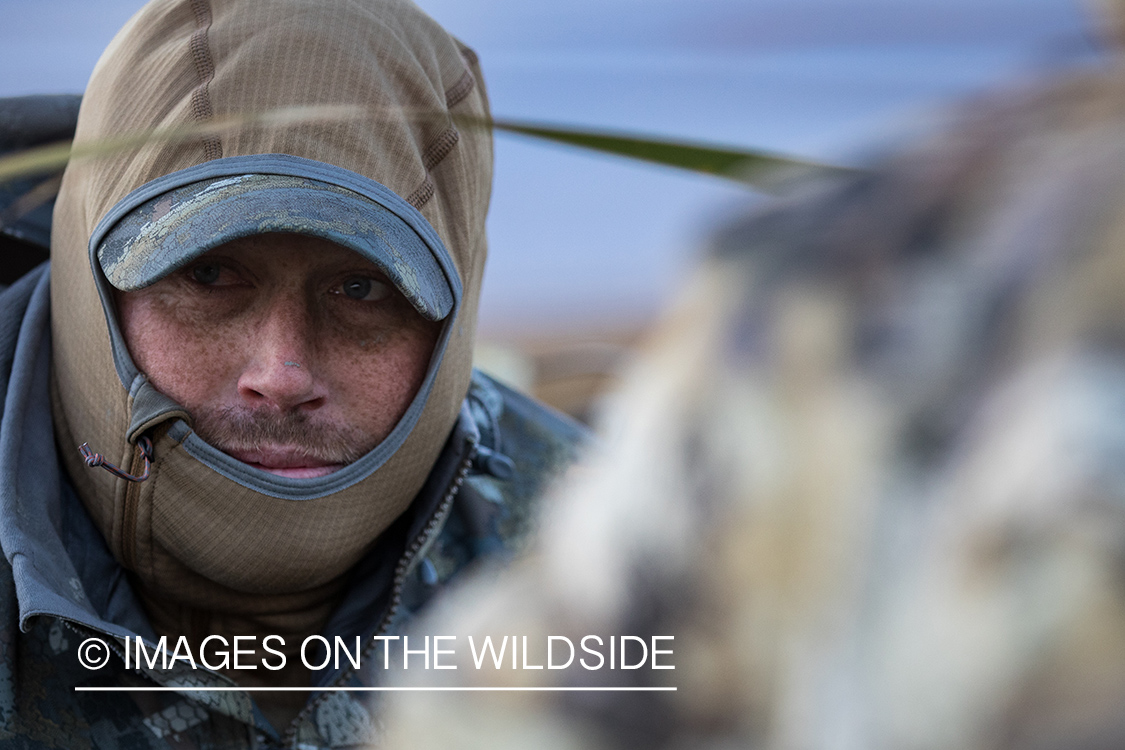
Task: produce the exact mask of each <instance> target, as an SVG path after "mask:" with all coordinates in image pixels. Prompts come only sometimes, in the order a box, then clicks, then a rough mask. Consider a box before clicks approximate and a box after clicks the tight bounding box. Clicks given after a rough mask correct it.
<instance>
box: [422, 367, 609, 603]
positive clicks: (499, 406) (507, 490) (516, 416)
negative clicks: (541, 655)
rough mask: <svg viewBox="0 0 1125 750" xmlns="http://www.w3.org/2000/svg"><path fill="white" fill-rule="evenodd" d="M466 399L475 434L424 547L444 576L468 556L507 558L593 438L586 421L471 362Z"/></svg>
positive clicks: (470, 558) (442, 578) (517, 548)
mask: <svg viewBox="0 0 1125 750" xmlns="http://www.w3.org/2000/svg"><path fill="white" fill-rule="evenodd" d="M466 403H467V405H468V408H469V412H470V413H471V414H472V417H473V421H474V422H475V423H476V427H477V429H478V431H479V432H480V440H479V443H478V444H477V454H476V457H475V458H474V460H473V465H472V467H471V469H470V471H469V473H468V474H467V475H466V477H465V480H464V482H463V483H462V485H461V488H460V491H459V492H458V495H457V499H456V501H455V503H454V507H453V512H452V514H451V516H450V518H449V520H448V522H447V523H446V524H445V527H444V528H443V530H442V533H441V537H440V539H439V540H438V542H437V544H436V545H435V546H434V548H433V549H432V550H431V551H430V554H429V557H430V560H431V563H432V565H433V566H434V568H435V571H436V574H437V575H436V577H437V578H438V579H439V580H440V581H443V582H444V581H448V580H449V579H451V578H452V577H454V576H455V575H456V574H457V573H458V571H460V570H461V569H462V568H463V567H464V566H465V565H466V564H467V563H469V562H470V561H473V560H475V559H478V558H482V557H499V558H501V559H504V558H509V557H511V556H512V555H514V554H516V553H518V552H521V551H522V550H523V549H524V548H526V547H527V545H528V544H529V543H530V541H531V539H532V537H533V535H534V531H535V528H536V521H537V519H538V517H539V515H540V512H541V510H542V505H543V502H544V499H545V497H546V496H547V494H548V493H547V490H548V488H549V486H550V484H551V483H552V482H553V481H554V480H556V479H557V478H558V477H559V476H561V475H562V474H563V473H564V472H565V471H566V470H567V468H568V467H569V466H570V465H571V464H573V463H574V462H576V461H577V460H579V459H580V458H581V456H582V454H583V452H584V451H585V449H586V448H587V447H588V446H589V444H590V442H591V434H590V431H589V430H588V429H587V428H586V427H584V426H582V425H581V424H579V423H578V422H576V421H574V420H573V419H571V418H570V417H567V416H566V415H564V414H561V413H559V412H557V411H555V410H554V409H552V408H550V407H549V406H547V405H545V404H542V403H540V402H538V401H536V400H535V399H533V398H531V397H529V396H526V395H524V394H521V393H519V392H518V391H515V390H513V389H511V388H509V387H507V386H505V385H503V384H502V383H499V382H497V381H496V380H494V379H493V378H491V377H489V376H488V375H485V374H484V373H482V372H480V371H477V370H474V371H473V378H472V384H471V385H470V387H469V393H468V396H467V397H466Z"/></svg>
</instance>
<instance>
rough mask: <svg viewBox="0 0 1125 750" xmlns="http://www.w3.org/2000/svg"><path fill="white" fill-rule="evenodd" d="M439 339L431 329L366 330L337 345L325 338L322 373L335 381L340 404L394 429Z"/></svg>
mask: <svg viewBox="0 0 1125 750" xmlns="http://www.w3.org/2000/svg"><path fill="white" fill-rule="evenodd" d="M436 338H437V330H436V329H435V330H434V331H432V332H431V331H430V330H429V329H428V328H427V329H423V330H421V331H419V330H415V329H396V330H390V331H382V332H367V333H365V334H364V335H363V336H361V337H354V336H353V337H349V338H348V339H347V340H337V341H336V342H335V345H334V346H333V345H331V344H329V341H327V340H323V341H322V344H325V345H323V346H320V347H318V349H319V352H320V354H321V357H320V358H319V361H320V362H321V363H322V365H323V366H322V367H320V368H319V371H320V373H321V374H322V375H323V376H324V377H326V378H327V379H330V380H331V389H332V391H334V392H335V394H336V395H337V403H338V404H340V405H341V406H343V407H344V408H346V409H347V410H349V411H350V412H352V414H354V415H355V416H357V417H361V419H362V421H363V422H365V423H366V424H369V425H374V424H379V425H381V426H382V427H384V428H385V429H386V430H389V429H390V428H392V427H393V426H394V424H395V423H397V422H398V420H399V419H400V418H401V417H402V415H403V414H404V413H405V412H406V409H407V407H408V406H409V405H410V402H411V401H412V400H413V399H414V396H415V394H416V393H417V392H418V388H419V387H420V386H421V384H422V381H423V379H424V378H425V375H426V370H427V368H428V366H429V362H430V357H431V355H432V353H433V347H434V342H435V340H436Z"/></svg>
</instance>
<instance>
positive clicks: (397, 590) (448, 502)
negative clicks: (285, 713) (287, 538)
mask: <svg viewBox="0 0 1125 750" xmlns="http://www.w3.org/2000/svg"><path fill="white" fill-rule="evenodd" d="M476 453H477V443H476V441H469V448H468V450H467V451H466V452H465V457H464V458H463V459H461V465H460V466H458V467H457V473H456V474H455V475H454V476H453V479H452V480H451V481H450V483H449V485H448V486H447V487H446V491H445V497H444V498H442V501H441V504H440V505H438V507H437V510H435V511H434V514H433V515H432V516H431V517H430V520H429V522H428V523H427V524H426V527H425V528H424V529H422V531H421V532H420V533H419V534H418V536H416V537H415V538H414V541H413V542H412V543H411V545H410V547H409V548H408V549H407V550H406V552H405V553H404V554H403V556H402V557H401V558H399V561H398V565H397V566H396V567H395V577H394V585H393V586H392V587H391V606H390V609H388V610H387V614H385V615H384V616H383V619H382V620H381V621H380V622H379V627H378V628H377V629H376V630H375V632H374V633H373V634H372V635H373V636H376V635H383V634H384V633H385V632H386V631H387V628H389V627H390V624H391V623H392V622H393V621H394V618H395V615H397V614H398V611H399V609H400V607H401V606H402V587H403V586H404V585H405V584H406V573H407V571H408V570H409V569H410V565H411V563H412V562H413V561H414V558H415V557H416V556H417V554H418V551H419V550H421V549H422V548H423V547H426V546H427V545H428V543H429V542H430V541H431V540H430V537H431V536H433V534H434V532H435V530H436V529H437V528H438V526H440V525H441V522H442V521H443V520H444V519H445V518H446V516H447V515H448V514H449V509H450V508H451V507H452V506H453V501H454V500H455V499H456V498H457V493H458V492H460V491H461V485H462V484H464V482H465V477H466V475H468V473H469V469H470V468H471V467H472V465H473V458H474V457H475V456H476ZM377 644H378V642H377V641H375V640H374V638H372V642H371V644H369V645H368V646H367V647H366V648H365V649H364V650H363V652H362V654H361V661H360V664H362V663H363V661H362V660H363V659H367V658H369V657H370V656H371V653H372V652H373V651H374V650H375V648H376V646H377ZM356 671H357V670H356V669H355V668H354V667H351V668H349V669H348V670H347V671H345V672H343V673H341V674H340V676H339V677H338V678H337V679H336V681H335V682H333V683H332V686H333V687H335V686H338V685H340V684H341V683H343V682H346V681H347V680H348V679H349V678H351V676H352V675H354V674H355V673H356ZM328 692H329V691H325V692H322V693H321V694H320V695H319V696H318V697H317V698H316V699H315V700H314V701H313V702H312V703H309V704H308V705H306V706H305V707H304V708H302V709H301V712H300V713H299V714H297V717H296V718H295V719H293V721H292V722H291V723H290V724H289V727H288V728H287V729H286V730H285V734H284V736H283V737H282V744H283V745H284V746H286V747H292V746H293V741H294V740H295V739H296V733H297V728H298V727H299V726H300V725H301V722H302V721H304V719H305V717H307V716H308V715H309V714H311V713H312V712H313V711H315V710H316V709H317V708H318V707H319V706H320V704H321V703H323V702H324V701H325V700H327V696H328Z"/></svg>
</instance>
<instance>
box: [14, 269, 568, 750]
mask: <svg viewBox="0 0 1125 750" xmlns="http://www.w3.org/2000/svg"><path fill="white" fill-rule="evenodd" d="M48 276H49V269H48V268H47V266H43V267H40V268H38V269H36V270H34V271H32V272H31V273H30V274H28V275H27V276H26V277H24V278H22V279H20V280H19V281H18V282H17V283H16V284H14V285H13V286H12V287H10V288H8V289H7V290H5V291H4V292H3V293H2V294H0V373H2V375H0V384H2V389H0V396H2V397H3V403H4V407H3V409H4V410H3V418H2V421H0V544H2V545H3V547H4V553H5V554H4V557H3V558H2V559H0V748H7V747H19V748H23V747H28V748H30V747H36V748H38V747H65V748H102V749H106V750H109V749H112V750H118V749H120V750H124V749H125V748H173V747H174V748H199V749H201V750H202V749H204V748H206V749H208V750H212V749H215V750H217V749H218V748H251V747H254V748H266V747H292V748H322V747H333V748H336V747H350V746H355V745H359V744H364V743H366V742H369V741H370V740H371V739H372V738H373V737H375V736H377V734H378V722H377V719H376V718H375V712H374V710H373V708H372V706H373V704H372V702H371V700H370V699H371V697H372V696H373V695H375V696H377V695H378V694H377V693H365V692H346V691H326V690H321V691H319V692H317V691H316V687H321V688H324V687H352V688H356V687H370V686H373V685H378V684H379V683H380V680H381V679H382V677H383V674H384V670H383V669H382V667H383V664H384V660H383V657H382V651H381V648H382V647H383V644H385V643H386V641H380V640H376V639H374V638H373V637H372V636H373V635H376V634H396V633H400V632H402V630H403V628H404V626H405V625H406V623H408V622H409V621H410V620H411V619H412V617H413V615H414V614H415V613H416V612H417V611H418V610H419V609H420V608H421V607H422V606H423V605H424V604H425V603H426V602H427V601H428V600H429V599H430V598H431V597H433V595H434V594H435V593H436V592H437V591H439V590H440V589H441V588H442V587H443V586H445V585H446V584H447V583H448V582H449V581H451V580H452V579H453V578H455V577H457V576H458V574H459V573H461V572H462V571H464V570H465V569H466V567H467V566H468V565H469V563H470V562H472V561H474V560H477V559H481V558H485V557H497V556H499V557H503V556H507V555H511V554H512V553H513V552H515V551H516V550H517V549H518V548H519V547H520V546H521V545H522V544H523V543H524V542H525V541H526V539H527V538H528V534H529V530H530V526H531V523H532V517H533V515H534V511H535V505H536V502H537V499H538V498H539V496H540V495H541V494H542V490H543V487H544V484H545V483H546V482H547V481H548V480H549V479H550V478H551V477H552V476H553V475H555V474H557V473H558V472H560V471H561V470H562V469H564V468H565V467H566V466H567V465H568V464H569V463H570V462H571V461H572V460H573V459H574V458H575V456H576V453H577V450H578V447H579V445H580V444H581V443H582V442H583V440H584V433H583V431H582V428H581V427H579V426H577V425H576V424H574V423H572V422H570V421H569V420H567V419H566V418H565V417H561V416H559V415H557V414H555V413H553V412H551V411H549V410H547V409H546V408H545V407H543V406H541V405H539V404H537V403H536V402H534V401H532V400H530V399H528V398H527V397H525V396H521V395H520V394H518V393H515V392H513V391H511V390H509V389H508V388H505V387H504V386H502V385H500V384H499V383H497V382H495V381H494V380H492V379H490V378H489V377H488V376H486V375H483V374H481V373H479V372H476V373H474V377H473V380H472V386H471V388H470V391H469V394H468V396H467V398H466V399H465V402H464V404H463V406H462V410H461V414H460V417H459V419H458V421H457V423H456V425H455V427H454V429H453V431H452V434H451V435H450V437H449V440H448V442H447V444H446V446H445V448H444V450H443V452H442V454H441V456H440V458H439V460H438V461H437V462H436V463H435V465H434V468H433V470H432V472H431V474H430V476H429V478H428V480H427V483H426V485H425V486H424V487H423V490H422V491H421V493H420V494H419V496H418V497H417V499H416V500H415V502H414V503H413V505H412V506H411V507H410V508H409V509H408V510H407V512H406V513H405V514H403V516H402V517H401V518H399V520H398V521H397V522H396V523H395V525H394V526H393V527H392V529H391V530H390V531H389V532H388V533H387V534H386V536H385V537H384V540H383V541H381V542H380V543H379V545H377V546H376V548H375V549H374V550H373V551H372V552H371V553H370V554H369V555H368V557H367V558H365V559H364V560H362V561H361V562H360V563H359V565H357V567H356V568H355V569H354V571H353V576H352V582H351V584H350V587H349V590H348V592H347V594H346V595H345V597H344V600H343V601H342V603H341V604H340V606H339V608H338V610H337V612H336V613H335V614H334V615H333V617H332V618H331V619H330V621H329V623H328V626H327V627H326V629H325V632H324V633H323V635H324V636H325V637H327V638H329V639H330V640H331V639H332V638H333V636H335V635H340V636H343V637H344V641H345V642H347V643H353V642H354V641H355V638H356V637H359V638H361V639H362V641H361V642H362V643H363V644H364V648H365V652H364V653H363V658H362V661H361V667H360V668H359V669H354V668H351V665H350V663H349V662H348V661H347V659H344V660H342V664H341V667H340V668H338V669H333V668H332V667H331V665H330V666H329V667H327V668H325V669H323V670H320V671H318V672H314V673H313V682H314V685H315V686H316V687H314V688H313V691H314V692H313V693H312V696H311V698H310V700H309V702H308V703H307V704H306V706H305V708H304V710H303V711H302V713H301V714H300V715H299V716H298V717H297V719H296V720H295V721H294V722H293V723H292V724H291V725H290V726H289V727H288V729H287V730H286V731H283V732H277V731H275V730H274V729H273V728H272V727H271V726H270V724H269V722H268V721H266V720H265V719H264V717H263V716H262V714H261V712H260V710H259V709H258V708H257V707H256V705H255V703H254V702H253V700H252V698H251V695H250V694H248V693H246V692H242V691H237V690H235V691H230V692H203V691H199V690H193V688H198V687H212V688H215V687H225V688H228V689H230V688H231V687H233V685H234V683H232V682H231V681H230V680H229V679H227V678H226V677H224V676H222V675H221V674H219V673H217V672H213V671H210V670H207V669H205V668H203V667H202V666H200V668H198V669H192V668H191V667H190V666H188V665H187V664H186V663H185V662H183V661H174V662H173V663H172V664H170V665H168V668H167V669H165V668H163V666H164V665H162V664H160V663H159V662H156V663H155V666H154V667H150V666H149V664H148V663H142V664H140V666H139V667H138V664H137V661H136V660H135V659H134V660H133V661H132V662H131V663H130V665H129V668H126V664H125V662H124V655H125V651H124V648H123V644H125V643H129V641H125V640H124V638H125V637H126V636H129V637H132V638H136V637H137V636H138V635H141V636H143V637H144V638H145V642H146V643H148V644H149V648H148V651H149V652H154V651H155V646H154V645H153V643H152V641H153V635H152V631H151V628H150V627H149V626H148V624H147V621H146V619H145V616H144V614H143V610H142V609H141V608H140V606H139V605H138V603H137V599H136V598H135V597H134V595H133V594H132V591H131V589H130V587H129V582H128V577H127V575H126V574H125V572H124V571H123V570H122V568H121V567H120V566H119V565H118V564H117V563H116V561H115V560H114V559H113V558H112V557H111V556H110V554H109V552H108V550H107V548H106V545H105V543H104V541H103V539H102V537H101V535H100V534H99V533H98V532H97V530H96V528H95V527H94V526H93V523H92V521H90V519H89V517H88V515H87V513H86V511H85V509H84V507H83V506H82V504H81V502H80V501H79V500H78V499H77V497H76V495H75V493H74V492H73V490H72V489H70V487H69V483H68V482H67V480H66V478H65V476H64V475H63V473H62V472H61V470H60V469H59V465H58V460H57V456H56V455H55V453H54V451H55V450H56V449H55V447H54V445H53V435H52V428H51V426H50V425H51V421H50V420H51V417H50V409H49V400H48V396H47V387H48V386H47V383H48V382H49V377H48V372H49V370H48V368H49V352H50V338H49V336H50V326H49V302H48V296H47V279H48ZM89 639H98V640H96V641H91V640H89ZM134 642H135V641H134ZM80 656H81V657H82V658H85V659H87V660H88V661H89V662H91V663H94V664H98V663H102V666H100V667H99V668H96V669H90V668H87V667H84V666H83V664H82V662H81V661H80ZM344 667H348V668H347V669H345V668H344ZM155 686H162V687H165V688H167V689H168V690H167V691H165V692H157V691H133V692H122V691H121V689H122V688H136V687H149V688H152V687H155ZM86 688H103V689H108V690H105V691H100V692H94V691H88V690H84V689H86Z"/></svg>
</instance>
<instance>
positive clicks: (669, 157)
mask: <svg viewBox="0 0 1125 750" xmlns="http://www.w3.org/2000/svg"><path fill="white" fill-rule="evenodd" d="M492 126H493V128H495V129H496V130H502V131H506V132H509V133H519V134H521V135H529V136H533V137H536V138H545V139H547V140H551V141H557V142H559V143H566V144H570V145H572V146H579V147H582V148H587V149H592V150H594V151H602V152H605V153H609V154H616V155H618V156H625V157H629V158H633V159H640V160H642V161H648V162H653V163H655V164H662V165H664V166H669V167H678V168H680V169H687V170H690V171H692V172H701V173H703V174H710V175H716V176H718V177H726V178H727V179H731V180H735V181H737V182H741V183H743V184H746V185H750V186H752V187H755V188H758V189H762V190H771V191H772V190H774V189H776V188H777V187H778V185H779V184H780V183H781V182H784V181H786V180H788V179H790V178H793V177H797V176H805V175H808V176H816V175H830V174H842V173H846V172H853V171H855V170H853V169H851V168H848V167H840V166H834V165H829V164H820V163H816V162H811V161H806V160H803V159H793V158H789V157H784V156H778V155H776V154H770V153H767V152H764V151H750V150H745V149H734V148H724V147H720V146H711V145H704V144H699V143H689V142H686V141H673V140H664V139H657V138H651V137H647V136H638V135H632V134H624V133H609V132H604V131H593V130H584V129H579V128H571V127H556V126H548V125H541V124H538V123H534V124H533V123H523V122H514V121H512V120H493V121H492Z"/></svg>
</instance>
